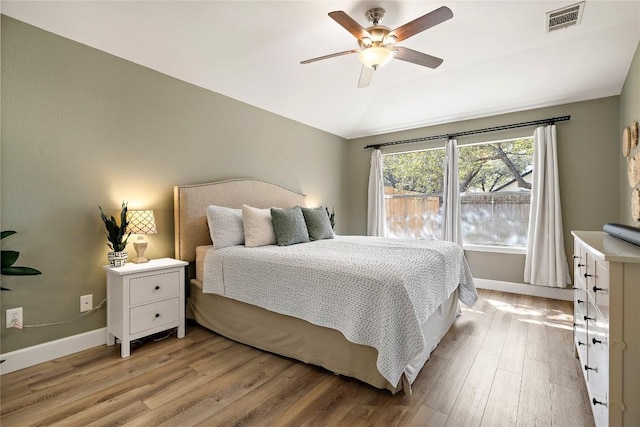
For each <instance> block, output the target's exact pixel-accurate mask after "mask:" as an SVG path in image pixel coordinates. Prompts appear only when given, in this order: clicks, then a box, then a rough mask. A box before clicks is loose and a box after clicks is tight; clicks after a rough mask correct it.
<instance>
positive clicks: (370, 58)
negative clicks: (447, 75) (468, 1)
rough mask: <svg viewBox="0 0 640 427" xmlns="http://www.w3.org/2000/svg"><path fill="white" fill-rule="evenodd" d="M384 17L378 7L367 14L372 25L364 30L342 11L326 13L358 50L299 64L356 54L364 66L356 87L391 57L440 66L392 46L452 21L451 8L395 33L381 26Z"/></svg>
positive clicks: (436, 60) (426, 57) (437, 60)
mask: <svg viewBox="0 0 640 427" xmlns="http://www.w3.org/2000/svg"><path fill="white" fill-rule="evenodd" d="M384 14H385V10H384V9H383V8H381V7H377V8H373V9H370V10H369V11H367V13H366V14H365V16H366V17H367V19H368V20H369V23H370V24H371V26H369V27H368V28H366V29H365V28H363V27H362V26H360V24H358V23H357V22H356V21H355V20H354V19H353V18H351V17H350V16H349V15H347V14H346V13H345V12H343V11H335V12H331V13H329V17H331V18H332V19H333V20H334V21H336V22H337V23H338V24H340V25H341V26H342V27H343V28H344V29H345V30H347V31H349V32H350V33H351V34H352V35H353V36H354V37H355V38H356V39H358V45H359V46H360V49H352V50H347V51H343V52H338V53H334V54H330V55H324V56H320V57H317V58H312V59H307V60H305V61H301V62H300V63H301V64H309V63H311V62H316V61H321V60H323V59H329V58H335V57H337V56H343V55H349V54H351V53H358V59H359V60H360V62H362V64H363V68H362V71H361V72H360V80H359V81H358V87H366V86H368V85H369V83H370V82H371V78H372V77H373V75H372V73H373V71H367V69H368V70H377V69H378V68H380V67H384V66H385V65H386V64H387V63H389V61H391V60H392V59H393V58H394V57H395V58H396V59H400V60H402V61H405V62H411V63H413V64H417V65H421V66H423V67H429V68H436V67H438V66H440V64H442V59H441V58H436V57H435V56H431V55H427V54H425V53H422V52H418V51H415V50H411V49H408V48H405V47H400V46H396V45H395V44H396V43H397V42H400V41H402V40H405V39H408V38H409V37H411V36H414V35H416V34H418V33H420V32H422V31H424V30H427V29H429V28H431V27H433V26H435V25H438V24H440V23H442V22H444V21H446V20H448V19H451V18H452V17H453V12H451V9H449V8H448V7H446V6H442V7H440V8H438V9H436V10H434V11H432V12H430V13H427V14H426V15H423V16H421V17H419V18H417V19H414V20H413V21H411V22H408V23H406V24H404V25H402V26H400V27H398V28H396V29H395V30H391V29H390V28H388V27H385V26H383V25H380V22H381V21H382V18H384Z"/></svg>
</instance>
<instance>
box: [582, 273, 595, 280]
mask: <svg viewBox="0 0 640 427" xmlns="http://www.w3.org/2000/svg"><path fill="white" fill-rule="evenodd" d="M584 277H585V279H586V278H587V277H593V274H588V273H584Z"/></svg>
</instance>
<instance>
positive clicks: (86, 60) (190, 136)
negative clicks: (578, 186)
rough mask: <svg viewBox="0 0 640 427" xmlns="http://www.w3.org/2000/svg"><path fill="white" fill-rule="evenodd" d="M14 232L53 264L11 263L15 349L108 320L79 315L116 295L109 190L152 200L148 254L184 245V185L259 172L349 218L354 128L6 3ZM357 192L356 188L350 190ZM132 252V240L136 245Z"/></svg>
mask: <svg viewBox="0 0 640 427" xmlns="http://www.w3.org/2000/svg"><path fill="white" fill-rule="evenodd" d="M1 77H2V86H1V90H2V104H1V106H2V122H1V124H2V134H1V137H2V147H1V152H2V154H1V161H2V164H1V166H2V170H1V177H2V184H1V196H2V208H1V212H2V213H1V215H2V216H1V218H2V224H1V227H2V229H3V230H6V229H13V230H17V231H18V232H19V234H17V235H15V236H12V237H11V238H8V239H5V240H3V241H2V243H3V248H10V249H15V250H18V251H20V253H21V255H20V259H19V264H22V265H28V266H32V267H35V268H38V269H39V270H41V271H42V272H43V274H42V275H41V276H35V277H23V278H17V277H7V276H2V284H3V286H7V287H9V288H11V289H13V291H11V292H2V295H1V297H2V302H1V309H2V314H3V315H2V316H0V317H2V324H1V325H0V333H1V345H2V349H1V351H2V353H5V352H8V351H12V350H16V349H20V348H24V347H28V346H32V345H35V344H39V343H44V342H48V341H52V340H55V339H58V338H62V337H67V336H71V335H74V334H78V333H81V332H85V331H90V330H94V329H97V328H100V327H104V326H105V325H106V321H105V319H106V317H105V312H104V310H102V311H100V312H98V313H96V314H93V315H91V316H89V317H87V318H84V319H82V320H78V321H75V322H72V323H69V324H65V325H60V326H50V327H43V328H29V329H24V330H22V331H18V330H15V329H5V327H4V322H5V319H4V317H5V316H4V311H5V310H6V309H7V308H12V307H19V306H21V307H23V308H24V322H25V323H27V324H40V323H49V322H57V321H63V320H68V319H73V318H74V317H76V316H78V315H79V314H80V312H79V299H80V298H79V297H80V296H81V295H85V294H93V300H94V304H97V303H98V302H100V301H101V300H102V299H103V298H104V297H105V273H104V271H103V270H102V268H101V265H103V264H105V262H106V254H107V251H108V249H107V246H106V237H105V235H104V227H103V225H102V223H101V221H100V217H99V211H98V204H101V205H102V206H103V207H104V208H105V209H106V210H108V211H110V212H113V213H117V211H118V210H119V205H120V203H121V201H123V200H126V201H128V202H129V206H130V208H147V209H153V210H154V211H155V214H156V219H157V221H158V234H157V235H153V236H149V237H148V241H149V249H148V250H147V256H148V257H151V258H158V257H170V256H173V254H174V249H173V235H174V234H173V233H174V231H173V186H174V185H176V184H189V183H199V182H208V181H215V180H219V179H226V178H236V177H254V178H259V179H263V180H266V181H270V182H273V183H277V184H280V185H282V186H284V187H287V188H290V189H292V190H296V191H301V192H304V193H306V194H307V195H308V196H309V197H308V199H309V201H310V203H312V204H316V203H322V204H328V205H329V206H330V207H331V206H335V210H336V216H337V226H338V232H340V231H342V232H345V231H346V221H345V220H344V218H346V217H347V216H346V193H345V192H344V189H343V183H344V182H345V179H346V177H345V176H344V173H343V171H344V168H345V163H344V161H345V159H346V158H347V156H346V150H347V142H346V140H344V139H342V138H340V137H337V136H334V135H331V134H328V133H325V132H322V131H319V130H317V129H313V128H311V127H308V126H305V125H302V124H300V123H297V122H294V121H291V120H288V119H285V118H283V117H280V116H277V115H274V114H271V113H269V112H266V111H264V110H261V109H258V108H255V107H252V106H249V105H247V104H243V103H240V102H237V101H234V100H232V99H230V98H227V97H224V96H222V95H219V94H215V93H212V92H210V91H207V90H204V89H202V88H199V87H196V86H193V85H190V84H187V83H185V82H182V81H179V80H177V79H174V78H171V77H168V76H166V75H163V74H160V73H158V72H155V71H152V70H149V69H147V68H144V67H142V66H139V65H136V64H134V63H131V62H128V61H125V60H122V59H119V58H117V57H114V56H111V55H109V54H106V53H104V52H101V51H98V50H96V49H93V48H90V47H87V46H84V45H81V44H78V43H75V42H72V41H70V40H67V39H64V38H62V37H59V36H56V35H53V34H51V33H48V32H45V31H42V30H40V29H38V28H36V27H32V26H29V25H26V24H24V23H22V22H20V21H17V20H14V19H11V18H9V17H6V16H2V75H1ZM343 199H344V200H343ZM128 249H129V250H130V253H131V252H132V251H133V248H132V247H129V248H128Z"/></svg>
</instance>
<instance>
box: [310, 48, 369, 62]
mask: <svg viewBox="0 0 640 427" xmlns="http://www.w3.org/2000/svg"><path fill="white" fill-rule="evenodd" d="M357 52H360V50H359V49H351V50H345V51H344V52H337V53H332V54H330V55H324V56H319V57H317V58H311V59H306V60H304V61H300V63H301V64H310V63H312V62H316V61H322V60H323V59H329V58H335V57H336V56H343V55H349V54H350V53H357Z"/></svg>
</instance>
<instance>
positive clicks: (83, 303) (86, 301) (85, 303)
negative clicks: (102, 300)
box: [80, 294, 93, 312]
mask: <svg viewBox="0 0 640 427" xmlns="http://www.w3.org/2000/svg"><path fill="white" fill-rule="evenodd" d="M92 308H93V294H89V295H82V296H81V297H80V311H81V312H84V311H89V310H91V309H92Z"/></svg>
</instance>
